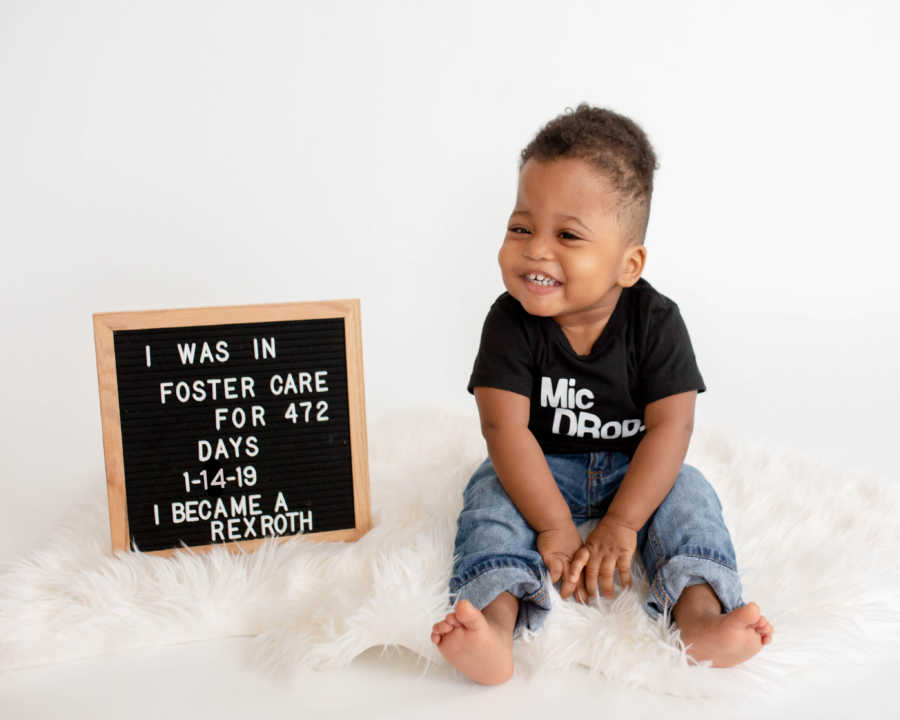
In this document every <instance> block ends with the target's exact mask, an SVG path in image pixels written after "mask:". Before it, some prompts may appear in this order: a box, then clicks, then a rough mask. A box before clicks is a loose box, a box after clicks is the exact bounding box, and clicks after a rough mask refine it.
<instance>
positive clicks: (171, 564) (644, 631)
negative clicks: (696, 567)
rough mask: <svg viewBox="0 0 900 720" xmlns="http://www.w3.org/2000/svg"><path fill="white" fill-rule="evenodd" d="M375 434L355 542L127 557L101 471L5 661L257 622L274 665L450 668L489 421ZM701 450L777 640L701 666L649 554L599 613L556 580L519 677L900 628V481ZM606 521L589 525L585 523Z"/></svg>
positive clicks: (9, 629) (751, 682) (722, 680)
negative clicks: (465, 497)
mask: <svg viewBox="0 0 900 720" xmlns="http://www.w3.org/2000/svg"><path fill="white" fill-rule="evenodd" d="M369 444H370V475H371V480H370V482H371V497H372V513H373V515H372V517H373V523H374V528H373V529H372V530H371V531H370V532H369V533H367V534H366V535H365V536H364V537H363V538H361V539H360V540H359V541H357V542H355V543H311V542H304V541H302V540H300V539H292V540H290V541H288V542H285V543H283V544H276V543H275V542H267V543H266V544H264V545H263V546H262V547H261V548H260V549H259V550H257V551H256V552H253V553H245V554H241V555H233V554H231V553H228V552H226V551H224V550H220V549H216V550H215V551H213V552H211V553H208V554H197V553H178V554H176V556H175V557H172V558H161V557H156V556H150V555H144V554H142V553H127V552H119V553H117V554H115V555H113V554H112V553H111V551H110V549H109V532H108V529H109V525H108V517H107V505H106V489H105V482H104V478H102V477H98V478H97V483H96V488H95V490H94V491H92V492H91V494H90V497H87V498H85V500H84V502H83V504H82V505H81V506H80V507H76V508H73V509H72V511H71V514H70V516H69V519H68V521H67V522H65V523H64V524H63V525H62V526H61V527H60V529H59V530H58V531H57V532H56V533H55V534H54V536H53V537H50V538H48V541H47V543H46V545H45V546H44V547H42V548H40V549H36V550H34V551H31V552H30V553H28V554H27V555H25V556H24V557H22V558H21V559H18V560H16V561H15V562H13V563H11V564H8V565H7V566H6V567H4V568H3V571H2V574H0V668H14V667H21V666H28V665H35V664H42V663H47V662H56V661H60V660H69V659H75V658H79V657H84V656H88V655H93V654H98V653H103V652H105V651H110V650H119V649H122V648H128V647H138V646H146V645H160V644H168V643H180V642H188V641H195V640H201V639H205V638H215V637H222V636H254V637H255V640H254V642H253V645H252V647H253V648H254V657H253V658H251V660H252V661H253V662H255V663H257V664H258V666H259V667H260V671H261V672H267V673H268V672H272V671H276V672H280V673H287V674H288V675H289V674H290V673H291V671H292V670H294V669H296V668H301V667H303V668H309V667H313V668H318V669H326V668H335V667H341V666H344V665H346V664H348V663H349V662H351V661H352V660H353V658H354V657H356V656H357V655H359V654H360V653H362V652H363V651H364V650H366V649H368V648H370V647H373V646H378V645H384V646H390V645H402V646H405V647H406V648H408V649H410V650H411V651H413V652H414V653H417V654H419V655H420V656H421V657H422V658H423V662H424V671H425V672H427V671H428V669H429V668H430V667H431V664H432V663H438V664H442V665H446V663H445V661H444V659H443V657H442V656H441V654H440V652H439V651H438V650H437V648H436V647H435V646H434V645H433V644H432V642H431V640H430V631H431V626H432V624H433V623H435V622H437V620H439V619H441V618H443V617H444V615H445V614H446V613H447V612H449V610H450V608H449V606H448V587H447V583H448V580H449V576H450V571H451V561H452V550H453V539H454V535H455V531H456V518H457V515H458V513H459V510H460V508H461V506H462V489H463V487H464V486H465V484H466V482H467V481H468V479H469V477H470V475H471V473H472V471H473V470H474V469H475V467H477V465H478V464H479V463H480V462H481V461H482V460H483V459H484V457H485V448H484V443H483V440H482V438H481V435H480V432H479V428H478V421H477V417H476V416H475V415H474V414H473V415H459V414H447V413H443V412H441V411H439V410H435V409H432V408H427V409H423V410H421V411H415V412H414V411H410V412H408V413H405V414H402V415H395V416H392V417H388V418H384V419H381V420H379V421H377V422H370V425H369ZM687 461H688V462H690V463H691V464H693V465H696V466H697V467H699V468H700V469H701V470H702V471H703V473H704V474H705V475H706V477H707V478H708V479H709V481H710V482H711V483H712V484H713V486H714V487H715V488H716V490H717V492H718V494H719V497H720V498H721V501H722V505H723V508H724V515H725V521H726V523H727V525H728V527H729V530H730V531H731V534H732V539H733V541H734V545H735V549H736V552H737V560H738V569H739V572H740V575H741V579H742V582H743V586H744V600H745V601H746V602H750V601H751V600H753V601H756V602H757V603H758V604H759V605H760V607H761V608H762V611H763V614H765V615H766V616H767V617H768V618H769V620H770V621H771V622H772V623H773V624H774V626H775V637H774V641H773V643H772V644H770V645H768V646H765V647H764V648H763V649H762V651H761V652H760V653H759V654H757V655H756V656H754V657H753V658H751V659H750V660H749V661H747V662H746V663H743V664H742V665H739V666H737V667H735V668H729V669H718V668H711V667H708V664H706V665H700V666H697V665H692V664H689V662H688V660H687V657H686V655H685V652H684V646H683V644H682V643H681V642H680V637H679V633H678V631H677V629H674V630H671V631H670V630H669V629H667V628H666V627H664V626H663V623H662V621H661V620H660V621H657V622H655V623H654V622H651V621H650V619H649V618H648V616H647V615H646V614H645V613H644V611H643V610H642V609H641V607H640V602H641V599H642V598H643V597H644V594H645V593H646V590H647V582H646V579H644V578H643V577H642V575H643V573H642V568H641V567H640V563H639V562H638V561H636V562H635V570H634V582H633V586H632V588H631V589H630V590H627V591H624V592H623V591H622V590H621V589H618V588H617V595H616V597H615V598H614V599H612V600H608V599H606V598H602V597H601V598H600V600H599V603H598V604H595V605H592V606H589V607H586V606H583V605H579V604H577V603H576V602H575V601H574V598H570V599H568V600H565V601H564V600H562V599H561V598H560V596H559V594H558V591H557V588H553V589H552V591H551V601H552V605H553V610H552V611H551V613H550V615H549V616H548V619H547V621H546V623H545V625H544V627H543V628H542V629H541V631H540V632H538V633H537V634H535V635H533V636H528V635H527V634H526V636H524V637H523V638H521V639H519V640H517V641H516V645H515V658H516V674H517V675H520V676H521V675H525V676H533V675H534V674H544V673H549V672H552V671H553V670H554V669H558V668H570V667H572V666H576V665H581V666H584V667H585V668H586V669H587V670H588V671H590V672H598V673H602V674H603V675H604V676H605V677H607V678H609V679H610V680H614V681H616V682H618V683H622V684H627V685H631V686H639V687H644V688H647V689H649V690H652V691H655V692H663V693H670V694H675V695H682V696H722V695H723V694H727V695H733V694H735V693H741V692H742V691H743V690H754V689H758V683H759V682H764V683H772V682H775V683H781V682H783V681H784V680H785V679H786V678H788V677H791V676H793V675H795V674H796V673H802V672H804V670H805V668H807V667H815V668H821V667H822V666H823V664H825V665H827V664H841V663H844V662H847V661H853V660H862V659H863V658H864V657H865V656H867V655H868V654H869V653H870V652H872V651H873V650H875V649H877V646H878V645H880V644H885V643H889V642H896V641H897V640H898V639H900V614H898V611H897V609H896V608H897V603H896V599H897V597H898V596H900V572H898V570H900V567H898V559H897V558H898V554H897V548H898V547H900V523H898V517H900V514H898V510H900V484H898V482H897V479H896V478H878V477H867V476H855V475H852V474H850V473H849V472H847V471H845V470H844V469H839V470H834V469H828V468H826V467H821V466H819V465H817V464H816V463H815V462H813V461H812V460H808V459H804V458H801V457H797V456H795V455H792V454H791V453H789V452H786V451H776V450H773V449H771V448H763V447H761V446H754V445H751V444H749V443H747V442H739V441H737V440H735V439H732V438H730V437H728V436H726V435H725V434H724V433H722V432H719V431H713V430H709V429H705V428H702V427H698V428H697V430H696V431H695V433H694V438H693V441H692V445H691V449H690V451H689V453H688V458H687ZM594 522H595V521H594ZM594 522H592V523H586V524H584V525H582V526H581V527H580V528H579V529H580V530H581V531H582V534H583V535H584V536H586V535H587V533H588V532H589V531H590V529H591V528H592V527H593V525H594ZM635 557H636V558H637V557H638V556H637V555H636V556H635ZM454 672H455V671H454ZM459 677H460V679H461V681H463V676H462V675H459ZM465 682H468V680H465Z"/></svg>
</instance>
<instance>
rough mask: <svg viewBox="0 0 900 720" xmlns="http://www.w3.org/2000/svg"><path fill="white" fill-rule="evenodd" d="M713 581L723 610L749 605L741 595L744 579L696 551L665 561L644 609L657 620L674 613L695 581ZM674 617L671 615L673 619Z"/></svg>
mask: <svg viewBox="0 0 900 720" xmlns="http://www.w3.org/2000/svg"><path fill="white" fill-rule="evenodd" d="M703 583H709V585H710V587H712V589H713V592H715V593H716V596H717V597H718V598H719V602H720V603H722V612H723V613H730V612H731V611H732V610H734V609H736V608H739V607H742V606H743V605H746V603H745V602H744V601H743V600H742V599H741V592H742V590H741V580H740V577H739V576H738V574H737V572H736V571H734V570H732V569H731V568H730V567H728V566H727V565H723V564H722V563H720V562H717V561H715V560H709V559H707V558H703V557H697V556H696V555H676V556H675V557H673V558H670V559H669V561H668V562H667V563H666V564H665V565H663V566H662V567H661V568H660V569H659V571H658V572H657V573H656V576H655V577H654V578H653V580H652V582H651V583H650V592H649V594H648V596H647V600H646V602H645V603H644V610H646V611H647V614H648V615H650V617H651V618H652V619H654V620H656V619H657V618H658V617H659V616H660V615H662V614H663V613H671V611H672V608H674V607H675V603H677V602H678V599H679V598H680V597H681V593H682V592H684V589H685V588H687V587H690V586H691V585H701V584H703ZM673 622H674V618H673V617H672V616H671V615H669V623H670V624H671V623H673Z"/></svg>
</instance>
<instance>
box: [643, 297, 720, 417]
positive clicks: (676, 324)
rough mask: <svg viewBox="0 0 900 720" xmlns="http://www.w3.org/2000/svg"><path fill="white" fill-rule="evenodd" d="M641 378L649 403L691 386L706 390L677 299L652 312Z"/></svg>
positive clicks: (645, 399) (698, 389)
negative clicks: (675, 301)
mask: <svg viewBox="0 0 900 720" xmlns="http://www.w3.org/2000/svg"><path fill="white" fill-rule="evenodd" d="M640 378H641V388H642V391H643V398H644V402H645V403H651V402H653V401H654V400H659V399H661V398H664V397H668V396H669V395H676V394H677V393H682V392H688V391H690V390H696V391H697V392H698V393H701V392H704V391H705V390H706V385H705V383H704V382H703V376H702V375H701V374H700V369H699V368H698V367H697V360H696V358H695V357H694V348H693V346H692V345H691V338H690V336H689V335H688V330H687V327H686V326H685V324H684V320H683V319H682V317H681V312H680V311H679V309H678V305H676V304H675V303H674V302H669V303H667V304H666V305H664V306H661V307H657V308H654V310H653V312H652V313H651V317H650V323H649V325H648V328H647V339H646V350H645V352H644V356H643V358H642V359H641V366H640Z"/></svg>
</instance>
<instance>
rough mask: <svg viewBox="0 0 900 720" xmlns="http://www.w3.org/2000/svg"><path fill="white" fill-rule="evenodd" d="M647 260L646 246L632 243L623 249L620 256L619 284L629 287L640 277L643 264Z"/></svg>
mask: <svg viewBox="0 0 900 720" xmlns="http://www.w3.org/2000/svg"><path fill="white" fill-rule="evenodd" d="M646 262H647V248H645V247H644V246H643V245H639V244H637V243H634V244H632V245H630V246H629V247H628V248H627V249H626V250H625V256H624V257H623V258H622V272H621V273H620V274H619V285H621V286H622V287H631V286H632V285H634V284H635V283H636V282H637V281H638V280H640V279H641V273H643V272H644V265H645V264H646Z"/></svg>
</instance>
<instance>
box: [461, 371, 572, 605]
mask: <svg viewBox="0 0 900 720" xmlns="http://www.w3.org/2000/svg"><path fill="white" fill-rule="evenodd" d="M474 390H475V400H476V402H477V403H478V413H479V415H480V417H481V433H482V435H484V439H485V441H486V443H487V449H488V455H489V456H490V458H491V462H492V463H493V465H494V469H495V470H496V471H497V477H498V478H499V479H500V484H501V485H502V486H503V489H504V490H505V491H506V494H507V495H509V497H510V499H511V500H512V502H513V504H514V505H515V506H516V508H518V510H519V512H520V513H521V514H522V516H523V517H524V518H525V520H526V521H527V522H528V524H529V525H530V526H531V527H532V529H533V530H534V531H535V532H536V533H538V538H537V549H538V552H539V553H540V554H541V557H542V558H543V560H544V564H545V565H546V566H547V568H548V570H549V571H550V577H551V579H552V580H553V582H554V583H555V582H556V581H557V580H559V579H560V577H562V578H563V584H562V587H561V589H560V595H561V596H562V597H564V598H566V597H568V596H569V595H571V594H572V591H573V590H576V588H577V594H578V595H580V596H581V597H582V598H583V599H584V600H586V599H587V595H586V593H585V588H584V580H583V578H581V577H579V578H578V580H577V581H576V582H569V581H568V580H567V579H566V578H567V577H568V570H569V564H570V562H571V560H572V557H573V556H574V555H575V552H576V551H577V550H578V549H579V548H580V547H581V546H582V542H581V535H579V534H578V529H577V528H576V527H575V522H574V520H573V519H572V513H571V512H570V510H569V505H568V503H567V502H566V500H565V498H564V497H563V496H562V493H561V492H560V491H559V487H558V486H557V484H556V480H554V478H553V474H552V473H551V472H550V467H549V465H547V459H546V458H545V457H544V453H543V451H542V450H541V446H540V445H539V444H538V441H537V439H536V438H535V437H534V434H533V433H532V432H531V430H529V429H528V417H529V413H530V411H531V401H530V400H529V398H527V397H525V396H524V395H520V394H519V393H515V392H510V391H508V390H500V389H497V388H489V387H476V388H474ZM579 574H580V573H579Z"/></svg>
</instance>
